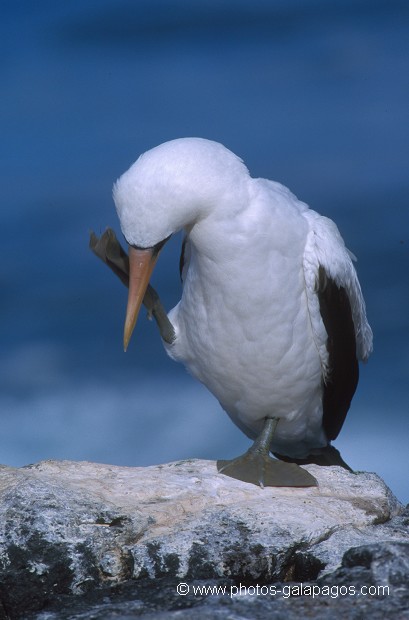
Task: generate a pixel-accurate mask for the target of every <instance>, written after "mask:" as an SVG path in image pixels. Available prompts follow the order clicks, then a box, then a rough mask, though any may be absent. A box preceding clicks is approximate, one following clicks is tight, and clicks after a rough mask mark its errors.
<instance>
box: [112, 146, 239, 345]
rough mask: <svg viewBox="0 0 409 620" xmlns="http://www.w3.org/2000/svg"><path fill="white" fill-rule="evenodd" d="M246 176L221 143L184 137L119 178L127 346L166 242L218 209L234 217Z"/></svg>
mask: <svg viewBox="0 0 409 620" xmlns="http://www.w3.org/2000/svg"><path fill="white" fill-rule="evenodd" d="M247 178H248V171H247V168H246V167H245V165H244V164H243V163H242V161H241V160H240V159H239V158H238V157H237V156H236V155H234V153H232V152H231V151H229V150H228V149H226V148H225V147H224V146H222V145H221V144H219V143H217V142H213V141H211V140H205V139H202V138H181V139H178V140H172V141H170V142H165V143H164V144H161V145H160V146H157V147H156V148H153V149H152V150H150V151H147V152H146V153H144V154H143V155H141V156H140V157H139V159H138V160H137V161H136V162H135V163H134V164H133V165H132V166H131V167H130V168H129V170H127V171H126V172H125V173H124V174H123V175H122V176H121V177H120V178H119V179H118V181H117V182H116V183H115V185H114V189H113V197H114V202H115V206H116V209H117V213H118V217H119V220H120V224H121V229H122V232H123V235H124V237H125V239H126V241H127V242H128V245H129V270H130V271H129V297H128V306H127V314H126V320H125V331H124V347H125V350H126V348H127V346H128V343H129V340H130V338H131V335H132V331H133V329H134V327H135V324H136V320H137V317H138V313H139V310H140V307H141V305H142V301H143V297H144V295H145V292H146V288H147V286H148V284H149V279H150V277H151V274H152V271H153V268H154V266H155V264H156V261H157V258H158V256H159V252H160V250H161V248H162V246H163V245H164V243H165V242H166V241H167V240H168V239H169V237H170V236H171V235H172V234H173V233H175V232H178V231H179V230H181V229H182V228H184V229H186V230H187V231H190V230H192V228H193V227H194V226H195V224H197V223H198V222H200V221H201V220H203V219H205V218H207V217H208V216H209V215H211V214H213V213H214V212H215V210H217V211H218V212H220V211H221V210H223V209H227V210H228V211H230V213H229V214H228V215H229V216H233V215H234V213H233V212H232V208H237V207H238V205H239V202H240V199H239V198H238V196H240V190H241V188H243V187H244V181H245V179H247Z"/></svg>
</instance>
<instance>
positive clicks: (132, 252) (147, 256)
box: [124, 246, 159, 351]
mask: <svg viewBox="0 0 409 620" xmlns="http://www.w3.org/2000/svg"><path fill="white" fill-rule="evenodd" d="M158 256H159V252H157V251H156V249H155V248H147V249H146V250H141V249H138V248H133V247H132V246H130V247H129V294H128V306H127V308H126V318H125V328H124V351H126V350H127V348H128V345H129V341H130V339H131V336H132V332H133V330H134V327H135V325H136V320H137V318H138V314H139V310H140V308H141V305H142V302H143V298H144V296H145V292H146V289H147V288H148V284H149V280H150V277H151V275H152V271H153V268H154V267H155V264H156V261H157V259H158Z"/></svg>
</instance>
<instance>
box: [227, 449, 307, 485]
mask: <svg viewBox="0 0 409 620" xmlns="http://www.w3.org/2000/svg"><path fill="white" fill-rule="evenodd" d="M217 470H218V471H219V473H221V474H224V475H225V476H230V477H231V478H236V479H237V480H242V481H243V482H250V483H251V484H255V485H258V486H260V487H261V488H264V487H313V486H318V483H317V480H316V479H315V478H314V476H312V475H311V474H310V473H308V471H306V470H305V469H302V468H301V467H299V465H296V464H295V463H284V462H283V461H277V460H276V459H272V458H271V456H268V455H265V454H260V453H258V452H255V451H252V448H250V450H248V451H247V452H246V453H245V454H243V455H242V456H238V457H237V458H235V459H231V460H229V461H217Z"/></svg>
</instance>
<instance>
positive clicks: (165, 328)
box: [89, 228, 176, 344]
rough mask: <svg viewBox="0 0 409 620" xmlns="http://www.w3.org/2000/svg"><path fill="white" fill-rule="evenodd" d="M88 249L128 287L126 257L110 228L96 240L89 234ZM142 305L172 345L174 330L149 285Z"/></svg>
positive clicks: (157, 296) (92, 234)
mask: <svg viewBox="0 0 409 620" xmlns="http://www.w3.org/2000/svg"><path fill="white" fill-rule="evenodd" d="M89 247H90V248H91V250H92V251H93V252H94V254H95V255H96V256H98V258H100V259H101V260H102V261H103V262H104V263H105V264H106V265H108V267H109V268H110V269H112V271H113V272H114V273H115V275H117V276H118V278H119V279H120V280H121V282H122V283H123V284H125V286H128V283H129V259H128V255H127V253H126V252H125V250H124V249H123V248H122V246H121V244H120V243H119V241H118V239H117V238H116V235H115V232H114V231H113V230H112V228H107V229H106V231H105V232H104V233H103V234H102V235H101V237H100V238H98V237H97V236H96V235H95V233H91V236H90V241H89ZM143 305H144V306H145V307H146V308H147V310H148V316H149V317H153V318H154V319H155V321H156V324H157V326H158V328H159V332H160V335H161V337H162V338H163V340H164V341H165V342H167V343H168V344H172V342H173V341H174V340H175V338H176V334H175V330H174V328H173V325H172V323H171V322H170V321H169V319H168V316H167V314H166V310H165V308H164V307H163V305H162V302H161V300H160V298H159V295H158V293H157V292H156V291H155V289H154V288H153V287H152V286H151V285H149V286H148V288H147V290H146V293H145V297H144V298H143Z"/></svg>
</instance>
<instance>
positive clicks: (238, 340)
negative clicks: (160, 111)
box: [113, 138, 372, 486]
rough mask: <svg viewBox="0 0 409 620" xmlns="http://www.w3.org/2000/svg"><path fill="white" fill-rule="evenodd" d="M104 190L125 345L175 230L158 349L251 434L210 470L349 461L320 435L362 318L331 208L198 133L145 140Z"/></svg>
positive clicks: (263, 471) (274, 482) (268, 473)
mask: <svg viewBox="0 0 409 620" xmlns="http://www.w3.org/2000/svg"><path fill="white" fill-rule="evenodd" d="M113 195H114V201H115V205H116V209H117V213H118V216H119V219H120V224H121V229H122V232H123V234H124V236H125V239H126V241H127V243H128V245H129V269H130V275H129V299H128V308H127V315H126V322H125V332H124V347H125V349H126V348H127V346H128V343H129V340H130V337H131V334H132V330H133V328H134V326H135V322H136V319H137V316H138V312H139V309H140V306H141V303H142V300H143V297H144V294H145V291H146V288H147V286H148V283H149V279H150V276H151V273H152V270H153V268H154V266H155V263H156V260H157V258H158V255H159V253H160V249H161V248H162V246H163V244H164V243H165V242H166V240H167V239H169V237H170V236H171V235H172V234H173V233H175V232H177V231H180V230H184V233H185V237H184V241H183V249H182V256H181V274H182V279H183V293H182V297H181V300H180V302H179V303H178V304H177V306H176V307H175V308H173V309H172V310H171V311H170V312H169V314H168V319H169V321H170V323H171V326H173V335H172V338H169V339H168V340H170V341H171V342H165V341H164V345H165V348H166V351H167V353H168V354H169V355H170V357H171V358H173V359H174V360H176V361H180V362H183V363H184V364H185V366H186V367H187V369H188V370H189V371H190V373H191V374H192V375H193V376H194V377H196V378H197V379H198V380H199V381H201V382H202V383H203V384H204V385H206V386H207V388H208V389H209V390H210V392H212V393H213V394H214V396H215V397H216V398H217V399H218V400H219V402H220V404H221V406H222V407H223V409H224V410H225V411H226V412H227V413H228V415H229V416H230V418H231V419H232V420H233V422H234V423H235V424H236V425H237V426H238V427H239V428H240V429H241V430H242V431H243V432H244V433H245V434H246V435H248V436H249V437H250V438H252V439H255V438H256V441H255V443H254V444H253V446H252V447H251V448H250V450H249V451H248V452H247V453H246V454H245V455H243V456H240V457H238V458H237V459H233V460H231V461H219V462H218V467H219V471H222V472H223V473H225V474H227V475H230V476H232V477H235V478H239V479H242V480H245V481H248V482H253V483H255V484H260V485H261V486H264V485H270V486H283V485H284V486H309V485H313V484H316V480H315V479H314V478H313V477H312V476H311V475H310V474H308V472H307V471H306V470H304V469H302V468H301V467H299V466H298V465H295V464H294V463H305V462H320V463H321V462H323V463H326V464H343V465H344V466H346V464H345V463H343V461H342V459H341V458H340V455H339V453H338V452H337V451H336V450H335V449H333V448H332V447H331V446H330V442H331V440H333V439H335V438H336V437H337V435H338V433H339V431H340V429H341V427H342V425H343V422H344V419H345V416H346V414H347V411H348V409H349V406H350V402H351V399H352V397H353V395H354V392H355V389H356V386H357V382H358V360H366V359H367V358H368V356H369V355H370V353H371V351H372V331H371V328H370V326H369V324H368V321H367V318H366V312H365V303H364V300H363V296H362V292H361V288H360V285H359V282H358V278H357V274H356V272H355V269H354V266H353V263H352V258H353V257H352V254H351V253H350V252H349V251H348V250H347V249H346V247H345V244H344V242H343V240H342V238H341V236H340V233H339V231H338V229H337V227H336V225H335V224H334V222H332V221H331V220H330V219H328V218H326V217H323V216H321V215H319V214H318V213H316V212H315V211H313V210H311V209H309V208H308V206H307V205H306V204H304V203H303V202H300V201H299V200H298V199H297V198H296V197H295V196H294V195H293V194H292V193H291V192H290V191H289V190H288V189H287V188H286V187H284V186H283V185H281V184H279V183H276V182H273V181H269V180H266V179H253V178H251V177H250V175H249V172H248V170H247V168H246V167H245V165H244V164H243V162H242V161H241V160H240V159H239V158H238V157H237V156H236V155H234V154H233V153H232V152H231V151H229V150H228V149H226V148H225V147H224V146H222V145H221V144H218V143H216V142H213V141H210V140H205V139H201V138H183V139H178V140H173V141H170V142H166V143H164V144H162V145H160V146H158V147H156V148H154V149H152V150H150V151H148V152H146V153H144V154H143V155H141V156H140V157H139V159H138V160H137V161H136V162H135V163H134V164H133V165H132V166H131V167H130V168H129V170H128V171H127V172H125V173H124V174H123V175H122V176H121V177H120V178H119V180H118V181H117V182H116V183H115V185H114V191H113ZM269 451H271V452H273V453H274V454H275V455H276V456H278V457H279V458H280V459H282V460H281V461H277V460H275V459H272V458H271V457H270V456H269V454H268V453H269ZM334 455H335V456H334ZM320 459H321V460H320ZM283 460H284V461H292V463H288V462H287V463H285V462H282V461H283ZM346 467H347V466H346Z"/></svg>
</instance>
